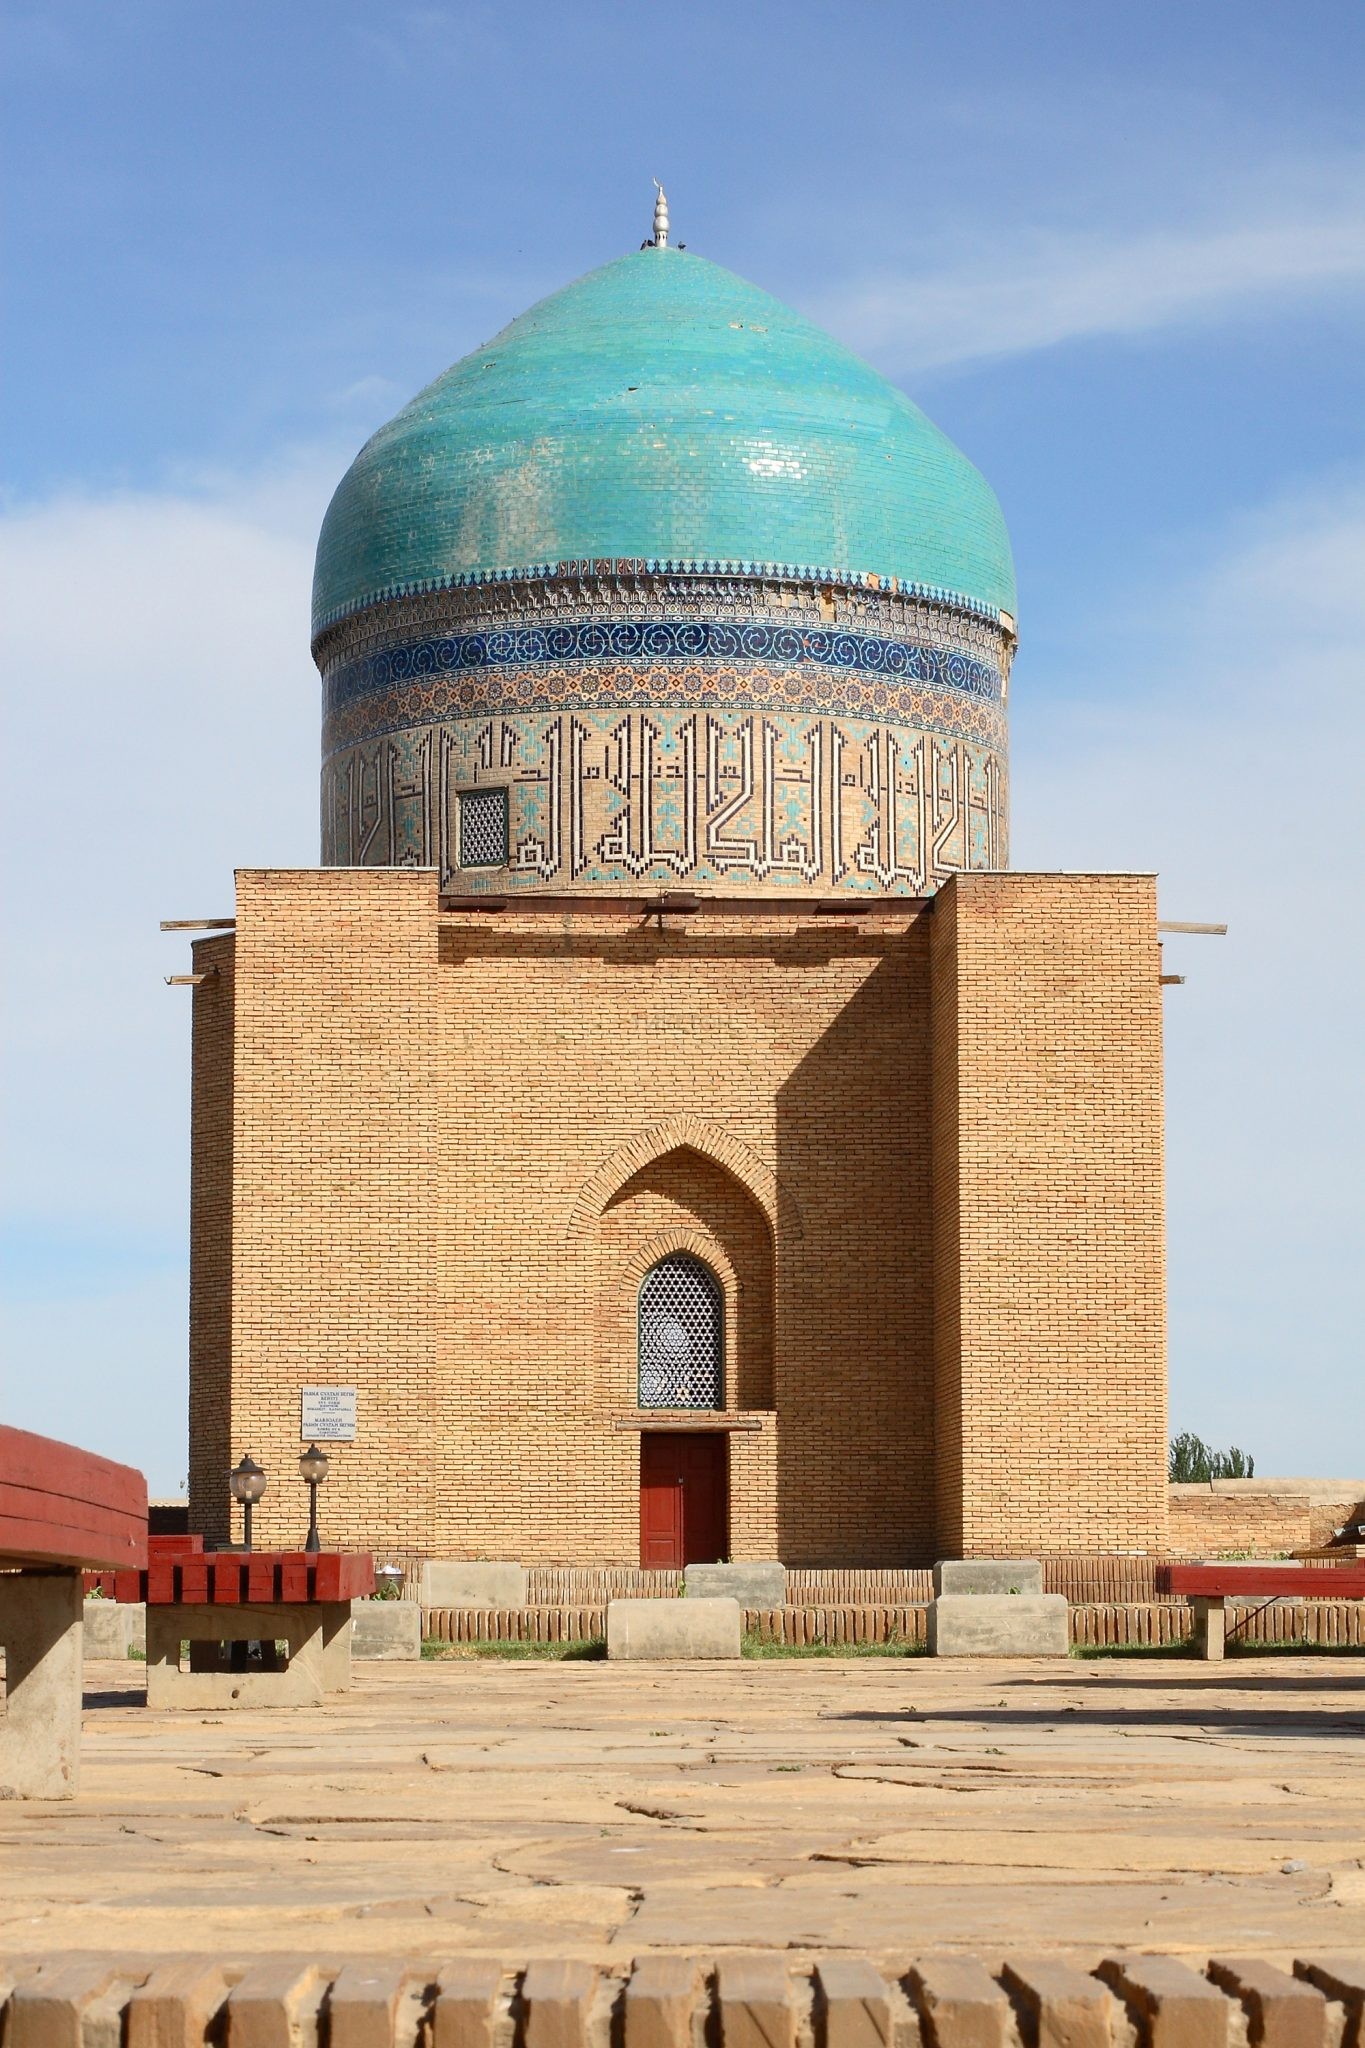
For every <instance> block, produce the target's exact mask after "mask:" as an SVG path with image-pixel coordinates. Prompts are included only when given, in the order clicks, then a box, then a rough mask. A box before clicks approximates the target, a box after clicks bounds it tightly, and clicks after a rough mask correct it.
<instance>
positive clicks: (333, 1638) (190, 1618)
mask: <svg viewBox="0 0 1365 2048" xmlns="http://www.w3.org/2000/svg"><path fill="white" fill-rule="evenodd" d="M374 1586H375V1578H374V1558H373V1556H371V1555H370V1554H369V1553H368V1552H355V1551H340V1550H323V1551H306V1550H252V1551H243V1550H209V1551H206V1550H205V1549H204V1547H203V1539H202V1538H201V1537H198V1536H189V1537H186V1536H153V1537H152V1539H151V1547H150V1555H149V1558H148V1562H147V1566H146V1569H145V1570H142V1571H119V1572H115V1573H114V1574H113V1580H112V1592H113V1597H114V1598H115V1599H116V1600H120V1601H124V1602H132V1601H142V1602H144V1603H145V1604H146V1609H147V1704H148V1706H157V1707H160V1706H166V1707H177V1706H179V1707H193V1708H196V1709H197V1708H200V1707H220V1708H221V1707H238V1706H241V1707H249V1706H257V1707H267V1706H277V1707H289V1706H316V1705H318V1704H319V1703H320V1702H321V1699H322V1696H323V1694H324V1693H327V1692H338V1691H341V1690H343V1689H344V1688H345V1687H346V1686H348V1685H349V1684H350V1682H351V1602H352V1601H353V1600H364V1599H366V1598H367V1597H368V1596H369V1595H370V1594H371V1593H373V1591H374ZM281 1641H282V1642H283V1643H284V1644H285V1645H286V1653H285V1659H284V1661H283V1662H281V1660H280V1658H279V1656H278V1654H277V1652H276V1648H275V1646H276V1644H277V1643H279V1642H281ZM184 1642H188V1643H189V1645H190V1657H189V1670H188V1671H183V1670H182V1669H181V1665H180V1656H181V1644H182V1643H184ZM252 1643H254V1644H258V1645H259V1646H260V1648H259V1649H258V1650H257V1652H256V1653H255V1654H254V1655H251V1656H249V1655H248V1651H247V1646H248V1644H252Z"/></svg>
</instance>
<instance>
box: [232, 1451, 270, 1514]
mask: <svg viewBox="0 0 1365 2048" xmlns="http://www.w3.org/2000/svg"><path fill="white" fill-rule="evenodd" d="M228 1485H229V1487H230V1488H231V1489H232V1498H233V1499H234V1500H239V1501H241V1503H242V1505H243V1506H244V1507H245V1506H246V1504H247V1503H248V1502H251V1503H253V1504H254V1503H255V1502H256V1501H258V1500H259V1499H260V1497H261V1495H262V1494H263V1493H264V1492H265V1473H264V1472H263V1471H262V1470H261V1468H260V1466H259V1465H258V1464H257V1463H256V1460H255V1459H254V1458H253V1457H251V1456H250V1455H248V1456H247V1457H245V1458H243V1459H242V1462H241V1464H240V1465H234V1466H233V1468H232V1470H231V1472H229V1474H228Z"/></svg>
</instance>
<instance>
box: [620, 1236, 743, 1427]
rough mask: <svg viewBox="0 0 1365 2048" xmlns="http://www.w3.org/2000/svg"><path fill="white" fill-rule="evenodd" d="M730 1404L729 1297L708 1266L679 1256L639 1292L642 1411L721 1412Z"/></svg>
mask: <svg viewBox="0 0 1365 2048" xmlns="http://www.w3.org/2000/svg"><path fill="white" fill-rule="evenodd" d="M724 1401H725V1335H724V1297H723V1296H722V1294H721V1290H720V1282H719V1281H718V1280H717V1279H716V1276H715V1274H714V1273H713V1272H712V1271H711V1269H710V1267H709V1266H704V1265H703V1264H702V1262H701V1260H700V1259H694V1258H691V1257H689V1255H688V1254H687V1253H686V1252H676V1253H675V1254H674V1255H673V1256H672V1257H671V1258H667V1259H661V1260H660V1261H659V1263H658V1265H657V1266H652V1267H651V1268H650V1270H649V1272H648V1273H646V1275H645V1278H644V1285H643V1286H642V1287H641V1289H640V1406H641V1407H642V1408H720V1407H723V1405H724Z"/></svg>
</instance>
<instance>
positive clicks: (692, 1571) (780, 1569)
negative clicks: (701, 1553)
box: [683, 1564, 787, 1608]
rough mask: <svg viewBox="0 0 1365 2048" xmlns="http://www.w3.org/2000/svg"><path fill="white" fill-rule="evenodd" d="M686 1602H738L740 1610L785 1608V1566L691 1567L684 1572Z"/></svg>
mask: <svg viewBox="0 0 1365 2048" xmlns="http://www.w3.org/2000/svg"><path fill="white" fill-rule="evenodd" d="M683 1585H684V1586H685V1587H686V1588H687V1597H688V1599H689V1600H724V1599H730V1600H738V1602H739V1604H740V1606H741V1607H765V1608H766V1607H785V1606H786V1604H787V1567H786V1566H785V1565H784V1564H690V1565H688V1566H687V1568H686V1569H685V1571H684V1572H683Z"/></svg>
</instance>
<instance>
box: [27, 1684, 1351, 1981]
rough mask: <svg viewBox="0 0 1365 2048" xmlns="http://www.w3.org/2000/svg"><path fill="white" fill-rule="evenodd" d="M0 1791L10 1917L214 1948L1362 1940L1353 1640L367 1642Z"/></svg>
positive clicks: (125, 1711) (120, 1704)
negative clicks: (901, 1653)
mask: <svg viewBox="0 0 1365 2048" xmlns="http://www.w3.org/2000/svg"><path fill="white" fill-rule="evenodd" d="M140 1683H141V1671H140V1667H138V1666H137V1665H134V1664H128V1665H123V1666H120V1665H114V1664H92V1665H88V1666H87V1673H86V1685H87V1696H86V1706H87V1711H86V1715H85V1747H84V1763H83V1782H82V1790H81V1792H80V1795H79V1797H78V1798H77V1799H76V1800H74V1801H71V1802H67V1803H66V1804H64V1805H56V1804H36V1803H35V1804H32V1805H20V1804H11V1805H6V1806H0V1869H3V1872H4V1883H3V1885H2V1886H0V1945H2V1946H3V1948H4V1949H5V1950H6V1951H7V1952H9V1953H10V1954H25V1953H27V1954H34V1953H41V1952H44V1951H47V1950H51V1949H57V1948H82V1949H103V1950H109V1951H123V1952H125V1953H126V1952H128V1951H134V1952H148V1951H161V1952H165V1951H175V1950H188V1949H196V1948H198V1949H202V1948H204V1947H205V1946H206V1945H212V1946H213V1947H214V1948H215V1949H216V1950H217V1951H218V1952H220V1953H223V1954H232V1953H242V1954H246V1953H249V1952H252V1951H258V1950H261V1949H280V1950H284V1949H292V1950H298V1949H305V1948H306V1949H308V1950H310V1951H311V1952H314V1953H316V1954H318V1955H319V1956H320V1957H322V1958H327V1957H329V1956H333V1957H337V1958H344V1956H345V1955H347V1954H348V1953H354V1952H356V1951H357V1950H363V1951H364V1952H367V1953H378V1952H387V1953H393V1954H401V1953H411V1954H414V1955H440V1954H446V1953H450V1952H453V1951H457V1950H477V1951H480V1952H483V1953H499V1954H512V1955H524V1956H528V1957H529V1956H534V1955H537V1954H542V1955H545V1954H554V1955H560V1956H564V1955H578V1956H583V1957H602V1958H623V1957H626V1956H629V1955H632V1954H639V1953H644V1952H647V1951H649V1950H651V1949H668V1948H680V1949H691V1950H699V1951H709V1952H716V1951H721V1950H724V1949H726V1948H732V1947H749V1948H752V1947H765V1946H772V1947H777V1948H785V1949H789V1950H794V1951H803V1950H806V1949H817V1948H825V1947H833V1948H840V1947H842V1948H849V1949H857V1950H859V1951H861V1952H863V1953H867V1954H872V1955H874V1956H882V1957H887V1958H894V1957H896V1956H898V1955H899V1956H904V1955H909V1954H916V1953H924V1952H926V1951H929V1950H935V1949H964V1950H970V1951H972V1952H974V1953H976V1954H979V1955H981V1956H983V1957H985V1958H987V1959H989V1958H991V1957H992V1956H999V1955H1001V1954H1003V1953H1006V1952H1009V1951H1014V1952H1018V1951H1019V1950H1020V1949H1031V1950H1034V1951H1040V1950H1052V1949H1060V1950H1068V1951H1071V1952H1074V1953H1075V1954H1076V1955H1077V1956H1078V1957H1082V1958H1084V1957H1086V1956H1088V1955H1097V1954H1098V1953H1099V1952H1100V1951H1101V1950H1102V1949H1105V1948H1108V1949H1113V1948H1114V1947H1116V1946H1132V1947H1135V1948H1142V1949H1158V1950H1165V1951H1168V1952H1171V1953H1175V1952H1186V1953H1190V1954H1196V1955H1199V1956H1206V1955H1208V1954H1209V1953H1213V1952H1217V1951H1219V1950H1221V1951H1223V1952H1225V1953H1226V1952H1228V1951H1230V1950H1231V1951H1242V1952H1245V1951H1248V1950H1252V1951H1255V1952H1256V1953H1258V1954H1261V1955H1265V1956H1269V1957H1271V1958H1273V1959H1277V1960H1284V1961H1287V1960H1288V1959H1289V1958H1290V1957H1291V1956H1292V1955H1293V1954H1294V1953H1295V1952H1299V1953H1302V1952H1303V1951H1304V1950H1319V1951H1323V1950H1338V1951H1341V1950H1355V1951H1356V1952H1359V1951H1360V1949H1361V1947H1362V1946H1363V1945H1365V1772H1362V1769H1361V1764H1362V1760H1365V1657H1359V1658H1357V1657H1350V1656H1339V1657H1332V1658H1319V1659H1306V1658H1304V1659H1300V1658H1265V1659H1257V1660H1254V1661H1253V1660H1250V1659H1248V1660H1246V1661H1245V1662H1238V1663H1236V1664H1234V1665H1232V1666H1230V1667H1228V1668H1225V1669H1221V1670H1216V1671H1214V1670H1209V1669H1207V1668H1204V1667H1201V1666H1199V1665H1196V1664H1192V1663H1184V1662H1172V1661H1161V1660H1151V1661H1133V1660H1122V1661H1120V1660H1114V1661H1106V1662H1096V1663H1080V1662H1074V1661H1073V1662H1068V1663H1066V1664H1064V1665H1061V1666H1058V1665H1055V1664H1046V1663H1032V1662H1020V1663H1008V1664H1005V1663H997V1664H981V1663H975V1664H970V1665H952V1664H945V1663H935V1662H930V1661H928V1660H905V1661H899V1660H896V1661H890V1660H873V1659H868V1660H863V1661H853V1660H849V1661H835V1660H791V1661H774V1662H759V1663H744V1664H740V1665H729V1666H714V1665H713V1666H710V1667H702V1666H674V1667H642V1666H631V1667H622V1666H619V1665H607V1664H603V1663H562V1664H556V1663H538V1662H506V1661H479V1662H475V1661H468V1662H463V1661H462V1662H451V1663H434V1664H432V1663H424V1664H421V1665H401V1666H400V1665H387V1666H383V1665H363V1666H360V1667H358V1670H357V1675H356V1684H355V1688H354V1690H353V1691H352V1692H351V1693H350V1694H348V1695H341V1696H339V1697H337V1698H335V1699H334V1700H331V1701H329V1703H328V1704H327V1705H326V1706H325V1707H323V1708H321V1709H312V1710H308V1709H304V1710H296V1711H292V1712H289V1711H286V1712H239V1713H232V1714H228V1715H223V1716H213V1715H200V1714H198V1713H152V1712H149V1711H148V1710H147V1709H146V1708H145V1707H144V1706H143V1705H142V1704H141V1695H140V1690H139V1688H140Z"/></svg>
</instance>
